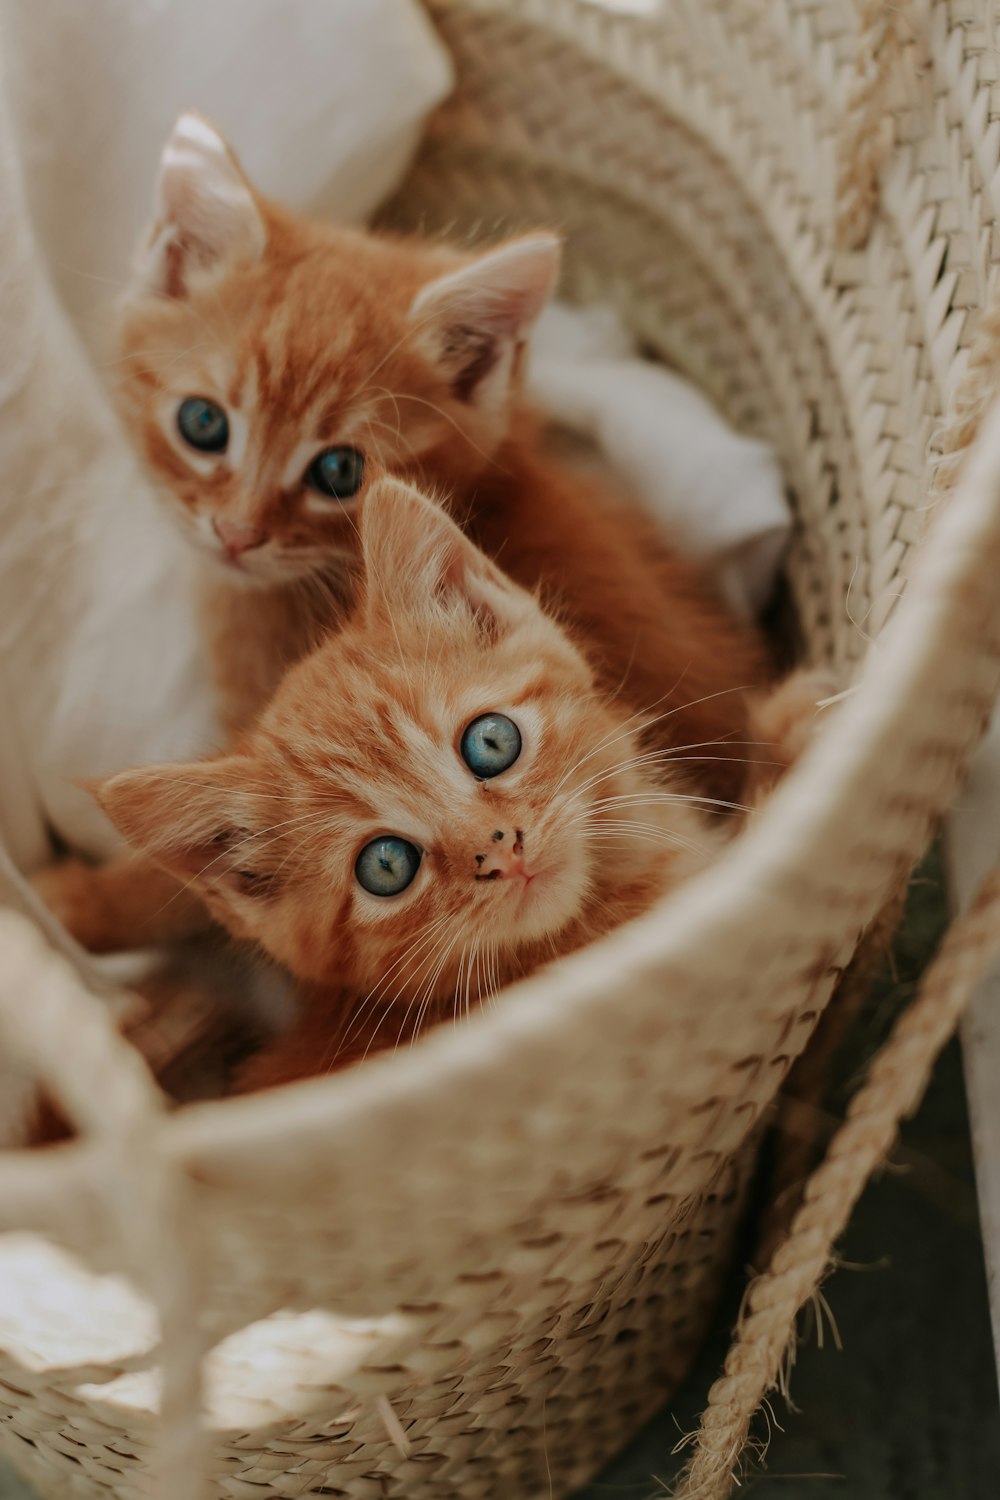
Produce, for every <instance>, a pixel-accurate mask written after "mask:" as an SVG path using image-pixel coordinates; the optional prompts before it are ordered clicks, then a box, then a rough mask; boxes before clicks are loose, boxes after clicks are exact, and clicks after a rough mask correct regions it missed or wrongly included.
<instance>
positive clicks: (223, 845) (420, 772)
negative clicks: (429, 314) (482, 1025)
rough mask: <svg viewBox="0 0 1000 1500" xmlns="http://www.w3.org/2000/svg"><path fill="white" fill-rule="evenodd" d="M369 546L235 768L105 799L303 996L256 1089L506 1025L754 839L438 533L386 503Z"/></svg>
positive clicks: (468, 553) (129, 787) (385, 491)
mask: <svg viewBox="0 0 1000 1500" xmlns="http://www.w3.org/2000/svg"><path fill="white" fill-rule="evenodd" d="M358 527H359V534H360V543H361V554H362V564H361V575H360V584H359V593H358V598H357V602H356V605H355V606H354V609H353V611H352V613H351V615H350V617H349V618H348V620H347V621H346V623H345V624H344V626H343V628H342V629H341V631H340V633H339V634H337V635H334V636H330V637H329V638H328V639H327V640H326V641H325V642H324V643H323V644H322V645H321V646H319V647H318V649H316V650H315V651H314V652H313V653H312V654H311V655H309V656H308V657H307V658H306V659H305V660H303V661H301V662H300V663H299V664H298V665H297V666H296V667H294V668H292V669H291V671H290V672H289V673H288V674H287V676H286V677H285V679H284V681H283V682H282V684H281V686H280V688H279V690H278V692H277V694H276V696H275V698H274V700H273V702H272V703H271V705H270V706H269V708H268V709H267V710H266V711H265V713H264V714H263V716H262V717H261V719H260V721H259V723H258V724H257V725H256V726H255V727H254V728H253V729H251V730H249V731H248V732H246V733H245V734H244V735H243V736H242V737H241V738H240V739H239V740H238V742H237V744H236V745H235V747H234V749H233V751H232V752H231V753H229V754H226V755H222V756H219V757H217V758H215V759H213V760H208V761H202V762H197V763H195V764H193V765H180V766H161V767H156V768H152V769H148V768H147V769H140V770H135V771H128V772H124V773H122V774H120V775H118V776H115V777H112V778H111V779H110V780H108V781H106V782H104V783H103V785H102V786H101V787H100V789H99V791H98V796H99V800H100V802H101V805H102V806H103V807H104V809H105V811H106V812H107V813H108V814H109V815H110V817H111V818H112V820H113V821H114V822H115V823H116V825H117V826H118V827H119V829H120V830H121V831H122V833H123V834H124V835H125V836H126V838H128V839H129V840H130V842H131V843H132V844H133V845H134V846H135V847H137V848H139V849H141V850H142V851H144V852H145V853H146V854H148V855H150V856H152V857H153V858H154V859H155V860H156V861H157V862H158V863H160V864H161V865H162V866H163V867H164V868H165V869H167V870H168V871H169V872H170V873H171V874H173V875H174V876H176V877H178V878H180V879H181V880H184V881H185V882H190V883H191V885H192V886H193V888H194V889H195V890H197V891H198V893H199V894H200V895H201V896H202V897H203V899H204V900H205V902H206V903H207V905H208V906H209V908H210V909H211V911H212V912H213V913H214V915H215V916H216V917H217V918H218V919H219V920H220V921H221V922H222V923H223V924H224V925H225V926H226V927H227V928H228V929H229V930H230V932H232V933H233V934H234V935H235V936H237V937H238V938H241V939H245V940H249V941H252V942H254V943H257V944H259V945H260V946H261V947H262V948H263V949H265V950H266V951H267V953H268V954H270V955H271V956H272V957H274V958H276V959H277V960H278V961H279V962H280V963H281V964H283V965H285V966H286V967H287V968H288V969H289V970H290V971H291V973H292V974H293V976H294V977H295V978H296V979H299V980H302V981H305V983H306V986H307V991H306V993H307V997H308V998H307V1002H306V1005H305V1009H304V1013H303V1016H302V1019H301V1022H300V1024H299V1025H298V1027H297V1028H295V1029H294V1030H293V1031H292V1032H291V1033H290V1034H289V1035H288V1036H286V1037H285V1038H284V1039H282V1040H280V1041H279V1042H278V1043H277V1044H276V1045H275V1046H274V1047H272V1048H271V1049H269V1051H267V1052H266V1053H265V1054H263V1055H262V1056H261V1057H260V1058H259V1059H257V1060H256V1062H255V1063H253V1064H252V1065H251V1068H250V1070H249V1071H248V1072H247V1074H246V1075H245V1076H244V1078H243V1080H242V1086H243V1087H250V1086H263V1085H264V1084H267V1083H274V1082H278V1081H286V1080H288V1079H289V1078H292V1077H297V1076H302V1075H303V1074H305V1073H309V1072H322V1071H325V1070H326V1069H328V1068H329V1067H330V1066H332V1065H333V1064H334V1063H335V1062H336V1061H337V1060H338V1058H337V1053H338V1051H342V1050H343V1049H344V1048H346V1049H347V1051H348V1052H350V1044H351V1042H352V1040H355V1039H356V1038H357V1037H358V1035H359V1032H358V1027H360V1028H361V1031H362V1033H363V1034H364V1036H365V1037H366V1038H367V1044H368V1045H369V1046H370V1045H371V1044H372V1041H373V1040H374V1039H375V1036H376V1033H377V1032H378V1030H379V1027H380V1026H382V1024H383V1023H385V1022H386V1020H387V1018H388V1023H387V1025H386V1026H385V1031H386V1036H385V1037H384V1039H383V1040H384V1041H386V1042H390V1043H391V1041H392V1040H393V1039H394V1038H396V1037H397V1036H398V1035H400V1034H402V1033H403V1032H406V1033H408V1034H409V1035H411V1036H412V1035H414V1034H416V1032H418V1031H419V1030H420V1027H421V1025H422V1023H423V1022H424V1020H425V1018H432V1019H439V1018H440V1017H442V1016H443V1015H446V1014H452V1013H456V1012H468V1011H469V1009H470V1008H472V1007H474V1006H479V1005H481V1004H484V1003H487V1002H488V1001H490V1000H491V999H492V996H493V995H494V994H495V993H496V991H497V990H498V989H500V988H501V987H502V986H504V985H505V984H508V983H510V982H511V981H512V980H515V979H517V978H520V977H522V976H524V975H526V974H529V973H531V972H532V970H534V969H536V968H537V967H538V966H539V965H540V964H543V963H545V962H547V961H549V960H551V959H554V958H558V957H559V956H561V955H563V954H565V953H568V952H570V951H571V950H573V949H575V948H578V947H580V946H581V945H583V944H584V943H587V942H590V941H591V940H593V939H594V938H595V937H598V936H600V935H601V934H602V933H605V932H607V931H608V930H610V929H611V928H613V927H615V926H617V925H618V924H620V923H621V922H624V921H627V920H628V919H629V918H631V917H634V916H636V915H638V914H639V913H640V912H643V911H645V910H646V909H647V908H648V907H649V906H650V905H651V903H653V902H654V901H655V900H657V899H658V898H659V897H661V896H662V895H664V894H665V893H666V892H668V891H669V890H671V889H672V888H674V887H675V886H676V885H677V884H678V883H679V882H681V881H683V880H685V879H688V878H689V877H690V876H691V875H693V874H695V873H696V872H697V871H699V870H701V869H703V868H704V867H705V866H706V865H707V864H708V863H709V862H710V860H711V859H712V858H713V857H714V856H715V855H716V854H717V853H718V852H719V851H720V849H721V848H722V847H723V846H724V844H725V842H726V841H727V839H728V838H729V836H730V835H731V832H732V831H733V829H734V827H735V826H736V825H735V824H734V822H733V820H725V819H719V818H710V817H709V816H707V815H706V812H705V810H704V807H703V802H704V799H702V798H699V797H698V796H697V795H692V794H691V793H689V792H688V791H686V790H685V782H684V780H683V779H682V778H681V777H679V775H678V774H677V772H676V771H675V770H674V768H673V766H672V758H671V754H670V752H669V751H665V752H659V753H653V754H650V753H649V751H648V750H646V749H644V746H643V740H642V730H643V725H644V716H643V715H641V714H637V713H635V712H633V711H632V710H631V709H630V708H629V707H628V706H626V705H624V704H623V703H622V702H621V700H620V699H619V698H616V697H614V696H612V695H610V694H609V693H608V692H607V691H605V690H604V689H602V687H601V686H600V685H599V680H598V676H597V674H595V672H594V670H593V667H592V665H591V664H590V663H589V662H588V659H587V656H586V655H585V652H584V650H583V649H582V648H581V644H580V643H579V642H578V639H576V638H575V633H574V631H573V629H572V627H571V628H569V629H567V628H566V627H564V625H563V624H561V623H559V622H557V620H556V619H555V618H553V616H552V614H551V613H549V612H547V611H546V610H545V609H543V608H542V606H541V605H540V603H539V602H538V600H537V598H536V597H534V596H533V595H532V594H530V593H528V592H527V591H526V590H524V589H523V588H521V587H519V586H518V585H517V584H515V583H514V582H512V581H511V580H510V579H509V578H507V577H506V576H505V575H504V574H503V573H501V572H500V570H499V569H498V568H497V567H496V565H495V564H494V563H493V562H491V561H490V559H489V558H488V557H487V556H486V555H485V554H484V553H483V552H482V551H480V550H479V549H478V548H477V547H475V546H474V545H473V544H472V542H471V541H470V540H469V539H468V538H467V537H466V536H465V535H463V533H462V532H461V531H460V530H459V529H458V527H457V526H456V525H455V524H454V522H452V521H451V520H449V519H448V517H447V516H446V515H445V514H444V512H443V511H442V510H440V509H439V508H438V507H436V506H435V505H433V504H431V503H430V502H429V501H428V500H426V499H425V498H423V497H422V496H421V495H420V494H419V493H417V492H416V491H415V490H413V489H412V488H410V487H408V486H405V485H403V484H401V483H399V482H397V481H393V480H385V481H383V482H381V483H379V484H377V485H373V486H372V487H371V488H370V490H369V492H368V494H367V495H366V497H365V500H364V502H363V504H362V506H361V508H360V512H359V516H358ZM783 691H785V690H783ZM785 697H786V700H787V701H786V703H785V705H784V709H783V710H782V712H783V714H784V716H785V717H786V718H787V719H788V723H789V730H792V729H793V721H794V719H795V717H796V716H795V715H794V714H791V713H790V712H789V709H790V706H791V703H792V698H794V697H795V695H794V694H793V695H792V698H790V697H789V695H788V693H787V691H786V692H785ZM796 701H797V702H798V703H799V705H800V707H801V705H802V702H803V698H802V693H801V691H799V692H798V695H797V699H796ZM814 708H815V699H814V698H812V697H810V698H809V701H808V709H809V711H810V715H811V714H812V712H813V711H814ZM798 717H801V714H799V716H798ZM359 1000H360V1002H361V1003H360V1005H358V1004H357V1002H358V1001H359ZM348 1014H350V1015H353V1016H355V1017H356V1018H357V1025H356V1026H355V1027H354V1030H353V1031H352V1032H348V1031H347V1030H346V1029H345V1025H344V1017H345V1015H348ZM356 1053H357V1047H355V1049H354V1055H356Z"/></svg>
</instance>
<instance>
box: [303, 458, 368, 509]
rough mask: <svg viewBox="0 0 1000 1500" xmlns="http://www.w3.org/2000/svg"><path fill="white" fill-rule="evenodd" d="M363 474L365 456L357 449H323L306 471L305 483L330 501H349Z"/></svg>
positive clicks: (356, 491) (354, 493)
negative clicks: (326, 496)
mask: <svg viewBox="0 0 1000 1500" xmlns="http://www.w3.org/2000/svg"><path fill="white" fill-rule="evenodd" d="M364 474H365V456H364V454H363V453H359V452H358V450H357V448H324V450H323V452H322V453H320V454H319V455H318V457H316V458H314V459H313V461H312V463H311V464H310V465H309V467H308V469H307V470H306V483H307V484H310V485H312V487H313V489H314V490H318V491H319V493H320V494H321V495H328V496H329V497H330V499H331V500H350V498H351V496H352V495H356V494H357V493H358V490H359V489H360V488H361V481H362V479H363V478H364Z"/></svg>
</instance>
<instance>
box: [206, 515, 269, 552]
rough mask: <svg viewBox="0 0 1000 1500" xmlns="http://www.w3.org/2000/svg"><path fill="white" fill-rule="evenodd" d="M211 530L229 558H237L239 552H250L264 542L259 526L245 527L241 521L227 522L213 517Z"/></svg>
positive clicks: (224, 519)
mask: <svg viewBox="0 0 1000 1500" xmlns="http://www.w3.org/2000/svg"><path fill="white" fill-rule="evenodd" d="M212 529H213V531H214V532H215V534H216V536H217V537H218V538H219V541H220V542H221V543H222V545H223V546H224V547H225V549H226V551H227V552H228V553H229V555H230V557H239V555H240V553H241V552H252V551H253V549H254V548H255V547H259V546H260V544H261V543H262V542H263V540H264V532H263V529H262V528H261V527H260V526H246V525H244V524H243V522H242V521H227V520H226V518H225V516H221V517H214V516H213V518H212Z"/></svg>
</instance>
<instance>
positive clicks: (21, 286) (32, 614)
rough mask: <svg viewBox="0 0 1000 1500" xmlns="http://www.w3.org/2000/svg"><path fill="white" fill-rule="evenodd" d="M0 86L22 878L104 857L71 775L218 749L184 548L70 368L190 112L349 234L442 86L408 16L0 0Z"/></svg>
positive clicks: (7, 801)
mask: <svg viewBox="0 0 1000 1500" xmlns="http://www.w3.org/2000/svg"><path fill="white" fill-rule="evenodd" d="M0 67H2V78H0V84H2V89H0V454H2V455H3V485H2V487H0V837H2V838H3V839H4V840H5V841H6V843H7V846H8V848H9V849H10V851H11V853H12V854H13V856H14V858H15V859H16V860H17V862H18V863H19V864H20V865H21V866H22V868H31V867H32V866H33V865H35V864H37V863H39V862H40V861H41V860H42V859H43V858H44V857H45V855H46V840H45V823H46V821H47V822H48V823H50V824H51V826H53V827H54V828H55V829H56V830H57V831H58V832H59V833H60V834H61V835H62V836H63V837H64V838H65V839H66V840H67V841H68V842H69V843H70V844H72V845H73V846H75V847H76V848H78V849H81V850H83V851H86V852H91V853H94V854H101V853H105V852H107V851H108V850H109V849H110V848H111V847H113V845H114V843H115V842H116V836H115V835H114V833H113V831H112V830H111V828H110V825H108V824H107V822H106V820H105V819H104V818H103V817H102V816H101V815H100V814H99V813H98V811H97V809H96V807H95V806H94V804H93V802H92V801H91V799H90V798H89V797H88V796H87V795H86V794H85V793H84V792H83V791H82V790H81V789H79V788H78V787H77V786H76V785H75V784H74V783H75V780H76V779H77V778H80V777H86V776H94V775H99V774H102V773H106V772H109V771H112V770H115V769H119V768H120V767H121V766H123V765H128V764H134V763H140V762H144V761H151V760H157V759H162V758H164V757H169V756H173V755H190V754H195V753H198V752H204V751H207V750H208V749H210V748H211V747H212V746H213V744H214V743H215V741H216V739H217V734H218V731H217V727H216V723H215V718H214V712H213V707H212V703H211V698H210V694H209V691H208V682H207V676H206V671H205V663H204V661H203V659H202V653H201V649H200V646H199V643H198V640H197V637H196V635H195V631H194V622H193V611H192V602H191V593H190V566H189V558H188V556H187V554H186V549H185V547H184V545H183V544H182V543H181V541H180V540H179V538H178V537H176V536H175V534H174V532H173V530H172V529H171V528H170V526H169V525H168V524H167V523H166V522H165V520H164V518H163V517H162V515H161V514H160V513H159V511H158V509H157V507H156V504H155V502H154V500H153V499H152V496H151V495H150V493H149V491H148V488H147V486H146V484H145V483H144V481H143V478H142V475H141V474H140V473H139V472H138V469H137V466H136V463H135V461H134V459H133V457H132V455H131V452H130V450H129V448H128V446H127V445H126V443H125V441H124V439H123V437H122V435H121V433H120V431H119V430H118V426H117V423H116V421H115V419H114V417H113V416H112V413H111V411H110V408H109V405H108V401H107V398H106V397H105V395H104V393H103V390H102V386H101V377H100V375H99V374H98V373H97V372H96V371H95V369H94V367H93V365H92V364H91V363H90V362H89V360H88V357H87V353H86V352H85V346H86V347H89V350H90V354H91V356H92V358H93V359H94V361H95V362H96V363H97V364H98V365H99V364H100V361H101V358H102V357H103V356H102V352H101V351H102V343H103V338H102V335H103V331H104V329H105V327H106V324H107V316H108V305H109V302H110V301H111V299H112V298H113V297H114V296H115V294H116V293H117V291H118V288H119V286H120V285H121V282H122V280H123V279H124V276H125V274H126V271H127V266H128V262H129V259H130V256H131V252H132V246H133V243H134V241H135V239H136V236H137V235H138V233H139V231H140V229H141V227H142V225H143V223H144V221H145V219H146V217H147V215H148V213H149V210H150V205H151V201H152V193H153V184H154V176H155V171H156V163H157V160H158V157H159V152H160V149H161V147H162V144H163V142H164V140H165V139H166V136H167V134H168V131H169V129H170V127H171V125H172V124H173V122H174V120H175V118H176V117H177V115H178V114H179V113H180V112H181V111H182V110H183V109H185V108H189V107H191V106H197V107H200V108H201V109H203V110H204V111H205V113H206V114H209V115H211V116H212V117H214V118H215V120H216V121H217V122H218V124H219V125H220V127H221V128H222V129H224V130H225V131H226V132H228V133H229V134H231V136H232V138H233V140H234V141H237V142H238V143H239V148H240V152H241V155H242V157H243V159H244V161H245V164H246V167H247V170H248V171H249V172H250V173H251V174H252V176H253V177H254V179H255V181H257V182H258V183H259V184H260V186H261V187H262V188H263V189H264V191H266V192H271V193H273V194H274V195H275V196H279V197H281V198H282V199H283V200H284V201H286V202H289V203H291V204H293V205H294V206H296V207H299V208H307V207H310V208H315V209H317V210H319V211H323V212H328V213H330V214H331V215H334V216H336V217H337V218H339V219H342V220H343V219H363V218H365V217H366V216H367V215H368V214H369V213H370V212H371V210H372V209H373V207H374V206H375V204H376V203H377V202H378V201H379V200H380V199H381V198H382V197H384V195H385V194H386V193H387V192H388V191H390V189H391V188H392V187H393V186H394V184H395V183H396V181H397V180H398V178H399V177H400V175H401V173H402V172H403V171H404V170H405V167H406V165H407V164H408V162H409V159H410V156H411V154H412V152H413V150H414V148H415V146H416V144H417V142H418V139H419V134H420V130H421V126H422V123H423V119H424V116H425V115H426V112H427V111H428V110H429V109H430V108H431V107H432V106H433V105H434V104H435V103H436V102H438V101H439V100H440V99H441V98H442V97H443V96H444V94H445V93H446V92H447V90H448V88H449V87H450V84H451V67H450V62H449V59H448V58H447V56H446V54H445V53H444V51H443V49H442V48H441V45H440V43H439V42H438V40H437V38H436V36H435V35H434V33H433V32H432V30H431V28H430V26H429V24H428V22H427V19H426V17H425V15H424V12H423V11H422V9H421V8H420V7H419V5H418V4H417V3H416V0H337V3H336V4H335V5H331V4H329V3H328V0H284V3H283V4H280V5H278V4H275V3H274V0H240V3H239V4H232V3H229V4H225V3H220V0H214V3H213V0H85V3H81V0H44V3H38V0H0ZM50 282H51V284H50ZM53 285H54V286H55V287H56V288H57V291H58V297H57V296H56V295H54V294H53V289H52V287H53ZM67 310H68V312H69V313H70V315H71V317H70V318H67V316H66V312H67Z"/></svg>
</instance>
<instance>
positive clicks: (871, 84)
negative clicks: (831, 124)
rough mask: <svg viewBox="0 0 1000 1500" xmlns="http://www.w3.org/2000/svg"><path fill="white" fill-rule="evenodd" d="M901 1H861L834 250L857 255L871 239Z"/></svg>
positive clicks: (888, 140) (888, 135) (888, 129)
mask: <svg viewBox="0 0 1000 1500" xmlns="http://www.w3.org/2000/svg"><path fill="white" fill-rule="evenodd" d="M904 3H905V0H862V3H861V4H860V5H859V6H858V40H857V48H856V51H855V60H854V77H853V79H852V81H851V88H850V92H849V94H848V97H847V103H846V106H845V109H844V123H843V126H842V128H841V136H840V140H839V141H838V160H837V225H836V234H837V244H838V245H839V246H840V247H841V248H842V249H844V250H860V249H862V248H863V246H864V244H865V241H866V240H867V239H868V236H869V234H870V233H871V227H872V223H873V221H874V218H875V209H876V206H877V204H878V179H879V174H880V172H881V170H882V167H883V166H884V165H885V162H886V160H887V159H888V156H889V152H890V150H891V149H892V139H893V128H892V127H893V122H892V117H891V115H890V114H889V111H888V103H889V85H890V81H891V78H892V70H893V67H894V65H895V63H896V61H897V59H898V56H899V50H900V25H901V14H902V11H903V7H904Z"/></svg>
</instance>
